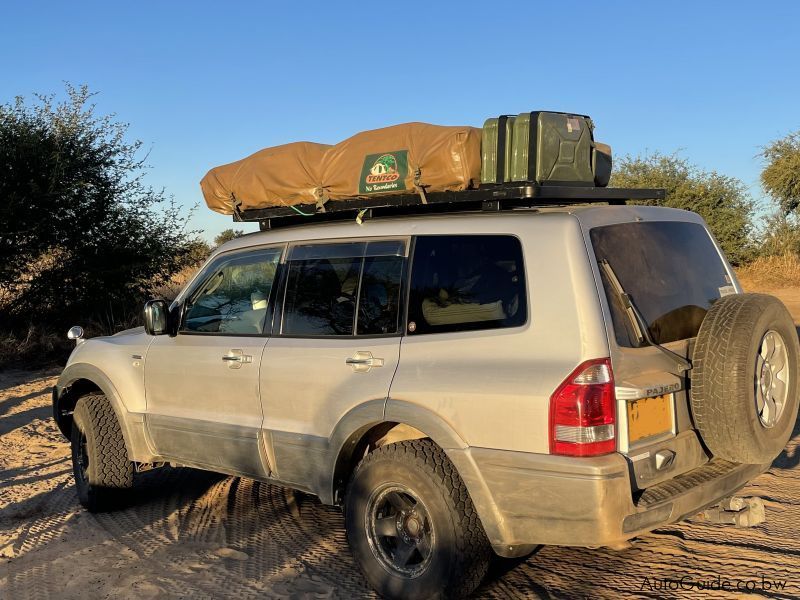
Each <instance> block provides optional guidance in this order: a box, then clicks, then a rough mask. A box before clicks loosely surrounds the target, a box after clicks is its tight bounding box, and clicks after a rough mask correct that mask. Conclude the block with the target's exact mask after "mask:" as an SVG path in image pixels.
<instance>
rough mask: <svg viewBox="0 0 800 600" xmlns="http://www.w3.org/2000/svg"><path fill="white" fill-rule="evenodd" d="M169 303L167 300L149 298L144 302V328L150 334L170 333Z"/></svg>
mask: <svg viewBox="0 0 800 600" xmlns="http://www.w3.org/2000/svg"><path fill="white" fill-rule="evenodd" d="M168 315H169V305H168V304H167V301H166V300H148V301H147V302H145V304H144V330H145V331H146V332H147V333H148V334H149V335H164V334H165V333H169V318H168Z"/></svg>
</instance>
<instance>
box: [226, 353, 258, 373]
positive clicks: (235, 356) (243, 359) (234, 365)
mask: <svg viewBox="0 0 800 600" xmlns="http://www.w3.org/2000/svg"><path fill="white" fill-rule="evenodd" d="M222 361H223V362H226V363H228V367H229V368H231V369H241V368H242V365H244V364H249V363H251V362H253V357H252V356H250V355H249V354H245V353H244V351H242V350H241V349H239V348H233V349H232V350H229V351H228V353H227V354H226V355H225V356H223V357H222Z"/></svg>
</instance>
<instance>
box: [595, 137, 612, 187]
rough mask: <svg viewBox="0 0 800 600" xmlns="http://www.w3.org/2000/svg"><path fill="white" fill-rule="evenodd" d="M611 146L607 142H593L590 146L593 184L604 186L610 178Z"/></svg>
mask: <svg viewBox="0 0 800 600" xmlns="http://www.w3.org/2000/svg"><path fill="white" fill-rule="evenodd" d="M611 164H612V162H611V146H609V145H608V144H601V143H600V142H595V143H594V148H592V171H594V184H595V185H596V186H598V187H606V186H607V185H608V182H609V181H610V180H611Z"/></svg>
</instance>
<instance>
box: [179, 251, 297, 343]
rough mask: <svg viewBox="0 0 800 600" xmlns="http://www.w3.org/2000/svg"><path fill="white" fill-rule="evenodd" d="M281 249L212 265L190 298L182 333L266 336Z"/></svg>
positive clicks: (244, 255)
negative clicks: (263, 334) (266, 324)
mask: <svg viewBox="0 0 800 600" xmlns="http://www.w3.org/2000/svg"><path fill="white" fill-rule="evenodd" d="M281 252H282V249H281V248H272V249H266V250H258V251H252V252H248V253H246V254H240V255H238V256H234V257H232V258H227V259H225V258H222V259H220V260H219V262H217V263H216V264H212V265H210V268H209V269H208V273H209V276H208V277H206V278H205V279H203V282H202V284H201V285H200V286H199V287H198V288H197V289H196V290H195V291H194V292H193V293H192V294H190V295H189V297H188V299H187V301H186V307H185V318H184V322H183V326H182V327H181V331H192V332H204V333H227V334H231V335H236V334H247V333H251V334H252V333H262V332H263V331H264V321H265V319H266V316H267V304H268V302H269V298H270V292H271V291H272V285H273V283H274V280H275V271H276V269H277V266H278V262H279V261H280V257H281Z"/></svg>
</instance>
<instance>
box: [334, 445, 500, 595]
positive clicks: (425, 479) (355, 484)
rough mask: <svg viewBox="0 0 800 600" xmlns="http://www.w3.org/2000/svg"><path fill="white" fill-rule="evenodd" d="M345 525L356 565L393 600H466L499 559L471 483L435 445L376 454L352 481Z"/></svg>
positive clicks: (399, 447)
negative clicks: (492, 561) (477, 508)
mask: <svg viewBox="0 0 800 600" xmlns="http://www.w3.org/2000/svg"><path fill="white" fill-rule="evenodd" d="M345 520H346V526H347V539H348V542H349V544H350V548H351V550H352V552H353V555H354V557H355V559H356V562H357V563H358V564H359V566H360V568H361V570H362V572H363V573H364V575H365V577H366V578H367V580H368V581H369V582H370V584H371V585H372V586H373V587H374V588H375V589H376V590H377V591H378V592H379V593H380V594H381V595H382V596H384V597H386V598H461V597H463V596H466V595H467V594H469V593H470V592H472V591H473V590H474V589H475V588H476V587H477V586H478V584H479V583H480V582H481V580H482V579H483V576H484V575H485V573H486V570H487V568H488V565H489V560H490V558H491V556H492V550H491V547H490V545H489V542H488V540H487V539H486V534H485V533H484V531H483V527H482V525H481V523H480V520H479V519H478V515H477V513H476V512H475V507H474V506H473V504H472V500H471V499H470V497H469V493H468V492H467V489H466V487H465V486H464V482H463V481H462V480H461V477H460V476H459V475H458V473H457V472H456V470H455V468H454V467H453V465H452V464H451V463H450V461H449V460H448V459H447V456H446V455H445V454H444V452H443V451H442V450H441V449H440V448H438V447H437V446H436V445H435V444H433V443H432V442H431V441H429V440H413V441H407V442H400V443H397V444H389V445H387V446H383V447H381V448H378V449H377V450H375V451H374V452H371V453H370V454H368V455H367V456H366V457H365V458H364V460H362V461H361V463H359V465H358V467H357V468H356V470H355V472H354V473H353V477H352V479H351V481H350V485H349V487H348V492H347V499H346V504H345Z"/></svg>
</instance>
